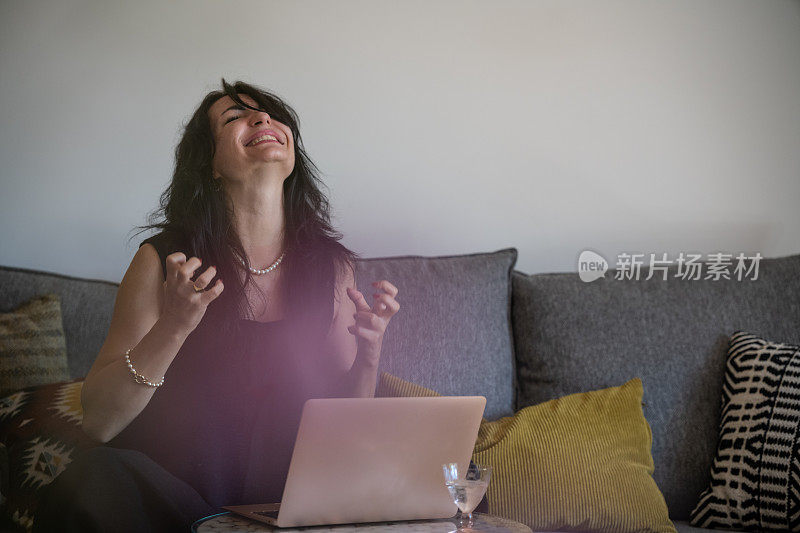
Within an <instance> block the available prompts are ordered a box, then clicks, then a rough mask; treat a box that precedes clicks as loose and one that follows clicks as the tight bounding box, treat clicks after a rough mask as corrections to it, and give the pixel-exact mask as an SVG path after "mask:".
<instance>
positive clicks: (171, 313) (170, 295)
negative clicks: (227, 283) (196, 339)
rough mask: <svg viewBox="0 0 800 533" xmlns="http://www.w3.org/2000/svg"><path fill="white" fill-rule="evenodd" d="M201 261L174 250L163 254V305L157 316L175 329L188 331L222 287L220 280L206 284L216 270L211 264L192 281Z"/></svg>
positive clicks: (201, 316)
mask: <svg viewBox="0 0 800 533" xmlns="http://www.w3.org/2000/svg"><path fill="white" fill-rule="evenodd" d="M201 264H202V261H201V260H200V259H199V258H197V257H192V258H191V259H189V260H188V261H187V260H186V255H184V254H183V253H181V252H175V253H173V254H170V255H168V256H167V279H166V281H164V308H163V310H162V312H161V319H162V320H165V321H166V322H168V323H169V324H171V325H172V326H173V327H175V328H176V330H178V331H182V332H184V333H186V334H188V333H191V332H192V331H194V329H195V328H196V327H197V325H198V324H199V323H200V320H202V318H203V315H205V313H206V309H207V308H208V304H210V303H211V302H212V301H214V300H215V299H216V298H217V297H218V296H219V295H220V294H222V290H223V289H224V288H225V287H224V286H223V284H222V279H217V282H216V283H215V284H214V285H213V286H212V287H208V284H209V283H210V282H211V280H212V279H213V278H214V275H215V274H216V273H217V269H216V268H215V267H213V266H210V267H208V268H207V269H206V270H205V272H203V273H202V274H201V275H200V276H198V278H197V279H196V280H195V281H194V282H192V279H191V278H192V276H193V275H194V272H195V270H197V269H198V268H200V265H201Z"/></svg>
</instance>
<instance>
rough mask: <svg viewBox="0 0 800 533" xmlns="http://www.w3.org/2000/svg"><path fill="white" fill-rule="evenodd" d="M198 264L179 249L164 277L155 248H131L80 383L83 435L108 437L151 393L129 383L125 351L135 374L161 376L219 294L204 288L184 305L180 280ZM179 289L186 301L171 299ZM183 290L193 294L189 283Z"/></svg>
mask: <svg viewBox="0 0 800 533" xmlns="http://www.w3.org/2000/svg"><path fill="white" fill-rule="evenodd" d="M199 264H200V260H199V259H197V258H191V259H190V260H189V261H186V258H185V256H184V254H182V253H175V254H171V255H170V256H169V257H167V269H168V273H167V280H166V281H165V280H164V279H163V277H162V271H161V261H160V259H159V257H158V253H157V252H156V250H155V248H154V247H153V246H152V245H150V244H146V245H144V246H142V247H140V248H139V250H138V251H137V252H136V255H135V256H134V258H133V260H132V261H131V264H130V266H129V268H128V271H127V272H126V273H125V276H124V277H123V279H122V281H121V282H120V286H119V290H118V291H117V299H116V302H115V304H114V314H113V316H112V319H111V325H110V327H109V331H108V335H107V336H106V340H105V342H104V343H103V346H102V348H101V349H100V353H99V354H98V356H97V359H96V360H95V362H94V364H93V365H92V368H91V369H90V370H89V373H88V374H87V376H86V379H85V381H84V383H83V389H82V391H81V405H82V407H83V430H84V432H85V433H86V434H87V435H88V436H90V437H92V438H94V439H96V440H99V441H101V442H108V441H110V440H111V439H113V438H114V437H115V436H116V435H118V434H119V433H120V432H121V431H122V430H123V429H125V427H127V426H128V424H130V423H131V421H132V420H133V419H134V418H136V417H137V416H138V415H139V413H141V412H142V410H143V409H144V408H145V406H147V404H148V403H149V402H150V398H152V396H153V394H154V393H155V390H156V389H155V388H154V387H150V386H148V385H144V384H141V383H137V382H136V381H134V379H133V375H132V374H131V372H130V370H129V369H128V367H127V364H126V362H125V357H124V354H125V352H126V351H127V350H128V349H131V352H130V354H129V357H130V360H131V362H132V363H133V366H134V368H135V369H136V371H137V372H139V373H140V374H142V375H144V376H145V377H146V378H147V379H148V380H150V381H153V382H156V381H158V380H160V379H161V377H162V376H164V374H165V373H166V371H167V368H169V365H170V364H171V363H172V361H173V359H174V358H175V356H176V355H177V353H178V351H179V350H180V348H181V346H182V345H183V343H184V341H185V340H186V338H187V337H188V336H189V334H190V333H191V332H192V330H193V329H194V327H196V325H197V323H199V319H200V318H202V315H203V314H204V312H205V306H207V305H208V302H210V301H211V300H213V299H214V298H216V296H218V294H219V293H221V292H222V286H221V284H218V285H215V286H214V287H213V288H208V287H207V288H208V291H207V292H204V293H195V294H194V295H193V297H194V300H193V301H191V304H192V305H188V306H187V305H186V301H190V300H188V298H189V297H190V296H189V295H188V293H187V292H186V290H187V289H186V287H185V284H186V283H189V284H191V280H190V277H191V276H192V273H193V271H194V269H195V268H197V266H199ZM214 273H215V272H214V270H213V269H212V268H210V269H208V270H206V272H204V273H203V274H202V275H201V276H199V277H198V278H197V280H195V283H196V284H197V285H198V286H200V287H204V286H205V284H207V283H208V282H209V281H210V280H211V279H212V278H213V275H214ZM179 288H180V291H181V292H182V294H183V295H185V296H186V297H187V299H186V300H178V299H177V298H176V296H177V295H178V289H179ZM188 291H190V292H192V293H193V292H194V291H193V290H192V289H191V287H189V288H188ZM193 304H197V306H196V307H202V309H200V310H199V309H196V308H194V306H193ZM203 304H204V305H203ZM181 305H182V307H181ZM176 311H179V312H176ZM198 313H199V317H198V316H197V315H198ZM195 319H196V320H195Z"/></svg>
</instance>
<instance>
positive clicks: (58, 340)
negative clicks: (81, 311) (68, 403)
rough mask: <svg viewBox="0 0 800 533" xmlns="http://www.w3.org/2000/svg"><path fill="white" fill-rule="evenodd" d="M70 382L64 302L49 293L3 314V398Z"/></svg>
mask: <svg viewBox="0 0 800 533" xmlns="http://www.w3.org/2000/svg"><path fill="white" fill-rule="evenodd" d="M68 379H69V368H68V367H67V345H66V342H65V340H64V327H63V325H62V323H61V300H60V298H59V297H58V295H57V294H45V295H44V296H40V297H38V298H34V299H32V300H30V301H29V302H28V303H26V304H24V305H22V306H20V307H19V308H18V309H17V310H15V311H12V312H10V313H0V397H2V396H6V395H8V394H11V393H12V392H15V391H18V390H20V389H22V388H24V387H30V386H33V385H44V384H45V383H55V382H58V381H66V380H68Z"/></svg>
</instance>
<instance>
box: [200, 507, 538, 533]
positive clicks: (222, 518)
mask: <svg viewBox="0 0 800 533" xmlns="http://www.w3.org/2000/svg"><path fill="white" fill-rule="evenodd" d="M472 517H473V526H472V528H471V531H481V532H485V533H531V528H529V527H528V526H526V525H525V524H521V523H519V522H515V521H514V520H509V519H508V518H500V517H499V516H493V515H489V514H484V513H472ZM457 527H458V519H457V518H456V517H453V518H445V519H439V520H408V521H397V522H370V523H366V524H341V525H330V526H308V527H297V528H279V527H274V526H270V525H268V524H262V523H260V522H256V521H254V520H250V519H249V518H245V517H243V516H239V515H237V514H235V513H231V512H225V513H219V514H215V515H211V516H207V517H205V518H201V519H200V520H198V521H197V522H195V523H194V524H192V532H197V533H212V532H214V533H220V532H225V533H241V532H245V531H246V532H247V533H276V532H279V533H293V532H296V531H306V530H310V531H313V533H328V532H330V533H449V532H450V531H453V530H455V529H456V528H457Z"/></svg>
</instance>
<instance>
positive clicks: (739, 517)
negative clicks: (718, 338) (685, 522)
mask: <svg viewBox="0 0 800 533" xmlns="http://www.w3.org/2000/svg"><path fill="white" fill-rule="evenodd" d="M690 520H691V524H692V525H694V526H698V527H706V528H720V529H721V528H726V529H745V530H751V531H752V530H759V531H800V346H795V345H792V344H781V343H776V342H770V341H768V340H764V339H762V338H759V337H757V336H755V335H752V334H750V333H746V332H743V331H737V332H735V333H734V334H733V335H732V336H731V339H730V345H729V347H728V364H727V368H726V370H725V382H724V383H723V388H722V414H721V419H720V424H719V440H718V444H717V454H716V457H715V458H714V463H713V465H712V467H711V484H710V486H709V487H708V488H707V489H706V490H705V491H703V493H702V494H701V495H700V499H699V501H698V503H697V506H696V507H695V509H694V511H692V514H691V519H690Z"/></svg>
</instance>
